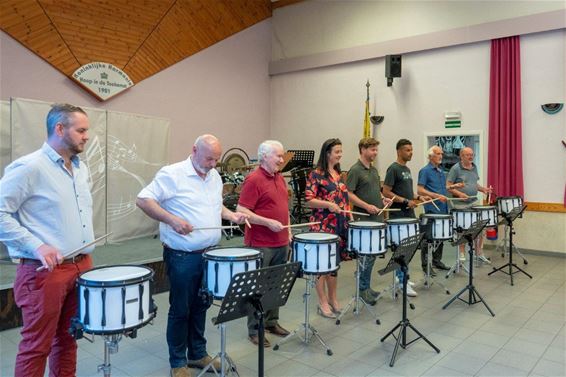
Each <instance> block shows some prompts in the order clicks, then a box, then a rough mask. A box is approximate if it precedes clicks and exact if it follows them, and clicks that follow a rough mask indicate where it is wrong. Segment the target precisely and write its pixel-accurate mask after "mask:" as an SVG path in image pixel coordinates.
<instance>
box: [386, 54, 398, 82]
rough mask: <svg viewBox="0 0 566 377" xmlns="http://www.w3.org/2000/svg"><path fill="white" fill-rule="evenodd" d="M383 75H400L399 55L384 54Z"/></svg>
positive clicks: (388, 76) (390, 76) (389, 76)
mask: <svg viewBox="0 0 566 377" xmlns="http://www.w3.org/2000/svg"><path fill="white" fill-rule="evenodd" d="M385 77H387V78H392V77H401V55H386V56H385Z"/></svg>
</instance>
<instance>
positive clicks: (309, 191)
mask: <svg viewBox="0 0 566 377" xmlns="http://www.w3.org/2000/svg"><path fill="white" fill-rule="evenodd" d="M341 157H342V142H341V141H340V140H339V139H329V140H326V141H325V142H324V143H323V144H322V148H321V150H320V155H319V157H318V163H317V166H316V169H315V170H313V171H312V172H311V173H310V174H309V178H308V180H307V185H306V189H305V199H306V201H307V205H308V206H309V207H310V208H312V209H313V211H312V216H311V218H310V221H311V222H314V221H317V222H320V223H319V224H317V225H313V226H311V231H313V232H326V233H332V234H336V235H338V236H339V237H340V240H339V245H338V250H339V251H341V252H342V250H345V246H346V232H347V227H348V217H347V214H346V213H344V212H343V211H349V210H350V204H349V201H348V189H347V187H346V184H345V183H344V181H343V180H342V178H341V177H340V158H341ZM341 252H339V253H337V256H336V258H337V261H336V263H337V264H338V263H339V262H340V254H341ZM337 285H338V278H337V272H333V273H330V274H326V275H320V276H319V277H318V279H317V282H316V292H317V294H318V303H319V304H318V313H319V314H320V315H322V316H323V317H327V318H335V316H336V315H339V314H340V311H341V307H340V304H339V303H338V298H337V296H336V292H337Z"/></svg>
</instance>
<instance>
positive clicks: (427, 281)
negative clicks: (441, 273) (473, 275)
mask: <svg viewBox="0 0 566 377" xmlns="http://www.w3.org/2000/svg"><path fill="white" fill-rule="evenodd" d="M442 242H443V241H437V240H427V241H426V244H427V261H426V273H425V277H424V279H423V280H424V281H423V285H424V286H425V287H427V288H429V289H430V287H431V286H432V285H433V284H434V283H437V284H438V285H440V286H441V287H442V288H444V292H446V294H447V295H449V294H450V291H449V290H448V288H446V286H445V285H444V284H442V283H441V282H439V281H436V280H435V279H434V278H433V277H432V276H431V275H430V270H431V269H432V253H433V252H434V250H436V249H437V248H438V246H439V245H440V244H441V243H442ZM421 252H422V251H421ZM450 271H452V270H450ZM450 271H448V273H450Z"/></svg>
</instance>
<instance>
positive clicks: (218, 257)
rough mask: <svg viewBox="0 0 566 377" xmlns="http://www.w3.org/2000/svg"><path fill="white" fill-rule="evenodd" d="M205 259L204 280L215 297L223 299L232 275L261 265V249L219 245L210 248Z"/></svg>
mask: <svg viewBox="0 0 566 377" xmlns="http://www.w3.org/2000/svg"><path fill="white" fill-rule="evenodd" d="M202 258H203V259H204V273H205V276H204V281H205V284H206V287H207V289H208V291H209V292H210V293H211V294H212V296H213V297H214V298H215V299H223V298H224V296H226V291H227V290H228V287H229V286H230V282H231V281H232V277H234V275H236V274H238V273H240V272H246V271H253V270H257V269H258V268H259V267H260V265H261V251H259V250H256V249H251V248H247V247H219V248H214V249H209V250H207V251H205V252H204V254H203V255H202Z"/></svg>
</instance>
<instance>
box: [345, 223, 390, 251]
mask: <svg viewBox="0 0 566 377" xmlns="http://www.w3.org/2000/svg"><path fill="white" fill-rule="evenodd" d="M386 231H387V225H385V224H383V223H378V222H375V221H352V222H350V223H349V229H348V248H349V249H350V250H356V251H357V252H358V254H361V255H376V254H383V253H385V252H386V251H387V242H386V240H385V234H386Z"/></svg>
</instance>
